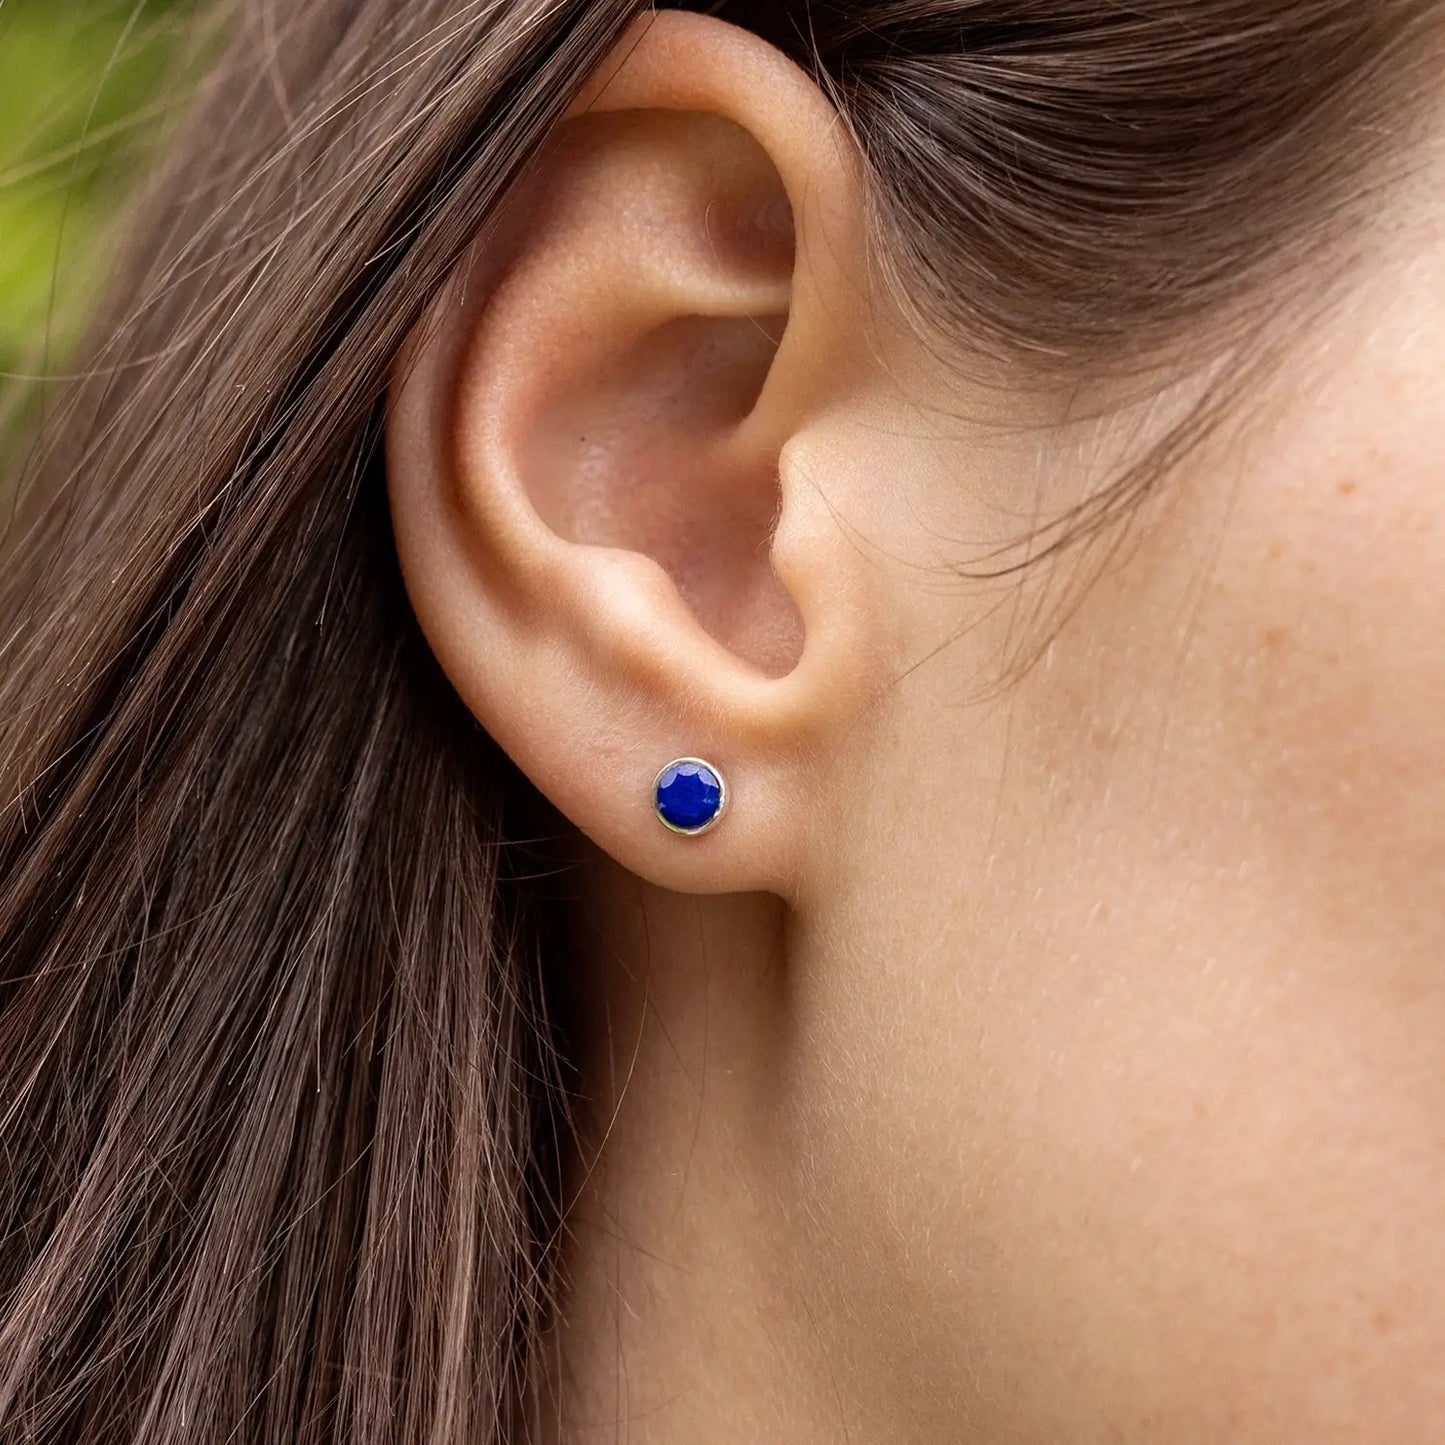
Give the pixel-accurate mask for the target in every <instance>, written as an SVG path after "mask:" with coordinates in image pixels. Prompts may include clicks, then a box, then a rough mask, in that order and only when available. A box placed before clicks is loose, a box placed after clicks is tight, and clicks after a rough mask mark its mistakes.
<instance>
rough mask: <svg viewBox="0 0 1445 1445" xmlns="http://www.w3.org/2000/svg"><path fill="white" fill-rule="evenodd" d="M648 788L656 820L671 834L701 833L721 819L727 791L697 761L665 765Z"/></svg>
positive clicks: (714, 772) (712, 771)
mask: <svg viewBox="0 0 1445 1445" xmlns="http://www.w3.org/2000/svg"><path fill="white" fill-rule="evenodd" d="M652 786H653V800H654V804H655V806H656V808H657V816H658V817H659V818H661V819H662V821H663V822H664V823H665V824H666V825H667V826H668V827H669V828H671V829H672V831H673V832H674V833H701V832H703V831H704V830H706V829H708V828H710V827H712V825H713V824H714V823H716V822H717V820H718V818H719V817H720V816H721V815H722V810H723V803H724V801H725V799H726V796H727V790H726V789H725V788H724V786H723V780H722V777H721V775H720V774H719V773H718V772H717V770H716V769H715V768H713V767H712V766H711V765H710V764H708V763H705V762H703V760H702V759H701V758H679V759H678V760H677V761H676V762H675V763H669V764H668V765H667V766H666V767H665V768H664V769H663V770H662V771H661V772H660V773H659V774H658V775H657V781H656V782H655V783H654V784H653V785H652Z"/></svg>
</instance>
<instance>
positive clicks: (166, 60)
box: [0, 0, 197, 375]
mask: <svg viewBox="0 0 1445 1445" xmlns="http://www.w3.org/2000/svg"><path fill="white" fill-rule="evenodd" d="M196 8H197V0H0V375H3V374H4V373H7V372H8V373H12V374H13V373H16V372H20V371H26V370H29V371H34V370H36V369H43V370H50V369H53V368H54V367H55V366H56V364H57V362H58V361H60V360H61V359H62V358H63V356H64V354H65V352H66V350H67V349H68V347H69V345H70V343H71V341H72V340H73V338H74V335H75V332H76V329H77V326H78V324H79V322H80V320H81V319H82V318H83V315H84V311H85V307H86V303H87V301H88V300H89V299H90V297H91V296H92V295H93V293H94V290H95V287H96V284H97V281H98V280H99V279H100V278H101V277H102V276H103V274H104V266H105V259H106V254H107V249H108V248H107V245H106V240H107V228H108V224H109V223H110V222H111V221H112V220H113V219H114V218H115V216H116V215H117V214H118V211H119V208H120V207H121V206H122V205H123V204H124V202H125V200H126V198H127V197H128V195H129V193H130V191H131V189H132V187H133V185H134V182H135V177H136V172H137V168H138V167H139V166H140V165H141V164H142V163H143V160H144V156H145V153H146V149H147V147H148V146H149V145H151V144H153V143H154V140H155V137H156V134H157V131H158V129H159V127H160V124H161V122H163V121H164V119H165V118H166V117H167V116H168V115H169V114H170V113H171V112H172V111H173V109H174V107H175V106H176V105H177V104H178V103H180V102H181V101H183V100H184V96H183V95H180V94H178V93H177V86H176V63H175V62H176V60H177V56H178V54H179V40H180V37H181V36H182V35H183V34H184V33H185V29H186V27H185V22H186V20H187V19H188V12H191V11H194V10H195V9H196Z"/></svg>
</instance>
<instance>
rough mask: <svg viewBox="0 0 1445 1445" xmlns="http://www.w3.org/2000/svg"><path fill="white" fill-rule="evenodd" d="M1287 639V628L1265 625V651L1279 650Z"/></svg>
mask: <svg viewBox="0 0 1445 1445" xmlns="http://www.w3.org/2000/svg"><path fill="white" fill-rule="evenodd" d="M1288 641H1289V629H1288V628H1285V627H1267V628H1266V629H1265V633H1264V650H1265V651H1266V652H1280V651H1282V650H1283V649H1284V645H1285V644H1286V643H1287V642H1288Z"/></svg>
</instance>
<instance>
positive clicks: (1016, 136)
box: [0, 0, 1438, 1445]
mask: <svg viewBox="0 0 1445 1445" xmlns="http://www.w3.org/2000/svg"><path fill="white" fill-rule="evenodd" d="M276 8H277V7H275V6H263V7H249V6H243V7H242V8H241V13H240V15H238V16H237V17H236V22H237V28H236V33H235V35H234V37H233V38H232V40H231V42H230V44H229V47H228V49H227V52H226V54H225V56H224V58H223V60H222V61H221V62H220V63H219V64H218V65H217V67H216V68H215V71H214V73H213V74H212V75H211V77H210V79H209V80H208V82H207V83H206V84H205V86H204V88H203V93H202V95H201V97H200V100H199V102H198V108H197V110H196V111H195V112H194V113H193V114H192V115H191V116H190V118H189V119H188V120H187V122H186V124H185V125H184V127H183V128H182V129H181V132H180V134H179V135H178V136H177V137H176V141H175V144H174V147H173V149H172V151H171V153H170V155H169V158H168V160H167V162H166V164H165V165H164V166H163V167H162V168H161V170H160V171H159V172H158V174H157V177H156V179H155V181H154V183H153V184H152V185H151V186H150V187H149V189H148V193H147V195H146V197H145V198H144V200H143V203H142V205H141V207H140V210H139V218H138V222H137V224H136V226H135V227H134V232H133V235H132V238H131V241H130V243H129V247H128V250H127V253H126V255H125V258H124V260H123V262H122V264H121V265H120V267H119V270H118V275H117V278H116V282H115V285H114V288H113V290H112V292H111V300H110V302H109V303H108V305H107V307H106V308H105V309H104V311H103V312H102V314H101V315H100V316H99V317H98V319H97V323H96V326H95V328H94V331H93V338H94V339H93V341H92V342H91V343H90V344H89V345H88V346H87V347H86V349H85V350H84V353H83V355H82V358H81V364H80V366H79V367H78V379H77V380H76V381H75V383H74V384H73V385H72V386H71V387H70V389H69V392H68V395H67V396H66V398H65V399H64V402H63V404H61V405H58V406H57V407H56V408H54V410H53V412H52V415H51V417H50V419H49V421H48V423H47V425H46V426H45V427H44V429H43V430H42V432H41V434H40V435H39V437H38V438H37V439H36V441H35V443H34V445H33V446H32V448H31V450H30V451H29V453H28V455H27V459H26V462H25V465H24V466H23V467H22V468H21V471H22V473H23V477H22V479H23V481H24V484H25V506H24V513H23V517H24V520H23V522H22V523H19V524H17V525H16V527H15V528H14V529H13V535H12V536H11V537H10V539H9V542H8V548H7V555H6V557H5V562H4V567H3V574H0V619H3V624H4V626H3V634H0V635H3V637H4V643H3V651H0V809H3V811H0V1159H3V1161H4V1171H3V1174H0V1436H3V1437H4V1439H5V1440H7V1441H15V1442H21V1441H26V1442H57V1445H58V1442H65V1445H100V1442H121V1441H142V1440H143V1441H145V1442H146V1445H180V1442H183V1441H186V1442H192V1441H197V1440H205V1441H212V1440H214V1441H222V1440H227V1441H245V1440H251V1441H258V1442H259V1441H280V1440H295V1441H304V1442H313V1445H321V1442H337V1445H340V1442H346V1445H411V1442H417V1445H419V1442H422V1441H426V1442H429V1445H463V1442H467V1445H472V1442H480V1441H497V1442H500V1441H503V1440H520V1439H523V1438H526V1436H527V1435H528V1433H529V1429H528V1412H529V1409H531V1408H536V1402H535V1400H532V1402H531V1404H529V1399H531V1397H532V1396H533V1395H534V1393H535V1392H534V1391H532V1390H531V1388H530V1387H531V1383H532V1375H533V1371H532V1370H531V1368H530V1366H531V1362H532V1360H533V1358H534V1356H535V1353H536V1342H537V1340H538V1337H539V1332H540V1331H541V1330H542V1329H543V1327H544V1324H545V1307H546V1301H547V1292H548V1286H549V1263H550V1259H551V1243H552V1241H553V1240H554V1238H555V1236H556V1232H557V1229H558V1226H559V1220H560V1216H561V1212H562V1208H563V1202H564V1201H563V1200H562V1198H561V1193H560V1189H559V1186H558V1183H557V1176H558V1158H559V1148H558V1144H557V1139H558V1137H559V1135H561V1134H563V1133H564V1131H563V1114H564V1111H565V1092H566V1091H565V1088H564V1076H563V1066H562V1064H561V1063H560V1062H559V1052H558V1049H557V1047H556V1044H555V1039H554V1033H553V1030H552V1029H551V1028H550V1027H549V1023H548V1014H547V1008H546V1004H547V987H546V980H547V978H548V976H549V973H551V972H552V971H553V967H554V964H555V961H556V959H557V958H558V956H559V955H561V954H562V953H564V952H565V950H566V949H567V947H568V946H569V945H568V942H567V935H566V932H565V930H564V929H563V928H562V927H558V926H555V924H553V923H549V920H553V919H555V918H556V917H558V916H559V915H562V914H564V913H565V910H562V909H559V908H557V907H556V906H555V904H556V903H557V902H558V901H559V900H561V899H564V898H565V891H566V890H565V879H562V878H558V877H556V876H553V875H554V861H555V856H556V853H555V850H554V849H553V847H552V846H551V844H550V843H549V842H548V841H547V840H548V838H552V837H557V836H560V835H561V834H562V833H563V831H564V830H563V829H562V826H561V824H560V822H559V820H557V819H556V818H555V817H552V816H551V815H549V813H548V812H547V810H546V808H545V806H544V805H542V804H541V803H540V801H539V800H538V799H537V798H536V797H535V796H534V795H533V793H532V791H531V790H530V789H529V787H528V786H527V785H526V783H525V781H524V780H523V779H522V778H521V777H520V776H519V775H518V774H517V773H516V772H515V771H514V769H513V768H512V767H511V765H510V764H509V762H508V760H507V759H506V757H505V756H503V755H502V754H501V753H500V752H499V751H498V750H497V749H496V748H495V747H494V746H493V745H492V744H491V743H490V742H489V740H488V739H487V738H486V737H485V736H484V735H482V734H481V733H480V731H479V730H478V729H477V727H476V726H475V725H474V723H473V722H472V720H471V719H470V717H469V716H468V715H467V714H466V713H465V712H464V710H463V709H462V707H461V705H460V704H459V702H458V701H457V699H456V698H455V697H454V695H453V694H452V692H451V690H450V689H449V688H448V687H447V686H446V685H445V683H444V681H443V680H442V679H441V677H440V676H439V674H438V671H437V669H436V668H435V666H434V664H433V662H432V661H431V659H430V656H429V654H428V652H427V649H426V647H425V645H424V643H423V641H422V639H421V637H420V636H419V634H418V632H417V630H416V628H415V626H414V624H413V622H412V621H411V618H410V613H409V610H408V608H407V606H406V603H405V599H404V596H403V593H402V590H401V586H400V583H399V581H398V577H397V571H396V566H395V561H394V558H393V553H392V546H391V541H390V536H389V529H388V522H387V515H386V509H385V502H384V498H383V485H382V476H381V462H380V458H379V454H378V448H377V440H378V432H379V424H380V411H381V406H382V402H383V396H384V390H385V385H386V378H387V372H388V367H389V364H390V362H391V360H392V358H393V356H394V354H395V353H396V351H397V349H398V347H399V346H400V344H401V342H402V340H403V338H404V337H405V336H406V335H407V334H408V333H409V332H410V331H411V329H412V328H413V326H414V325H415V324H416V322H417V321H418V319H419V317H420V316H421V314H422V312H423V310H424V308H425V307H426V305H427V303H428V302H429V300H430V299H431V298H432V297H433V296H434V295H435V294H436V292H437V290H438V288H439V287H440V285H441V284H442V282H443V280H444V278H446V276H447V275H448V273H449V272H450V271H451V270H452V268H453V266H454V265H455V263H456V262H457V261H458V259H459V257H460V256H461V254H462V253H463V251H464V249H465V248H466V247H467V246H468V245H469V244H470V243H472V242H473V241H474V240H475V239H476V238H478V237H479V236H482V235H484V234H485V233H486V231H487V228H488V226H489V224H490V223H491V222H492V219H493V217H494V216H495V214H496V212H497V209H498V205H499V203H500V202H501V201H502V199H503V198H504V197H505V196H506V194H507V192H508V188H509V187H510V185H511V184H512V182H513V180H514V179H515V178H516V177H517V176H518V174H519V173H520V172H521V171H522V169H523V168H524V167H525V166H526V165H527V164H528V161H529V159H530V158H531V157H532V156H533V155H534V154H535V153H536V152H537V150H538V147H539V145H540V143H541V142H542V140H543V138H544V137H545V136H546V134H547V132H548V130H549V128H550V127H551V126H552V125H553V124H554V123H555V122H556V121H557V119H558V117H559V116H560V115H561V114H562V112H563V111H564V109H565V108H566V106H567V105H568V103H569V101H570V100H571V99H572V98H573V96H574V95H575V94H576V93H577V91H578V90H579V88H580V87H581V85H582V84H583V82H584V80H585V79H586V78H587V76H588V75H589V74H590V73H591V72H592V71H593V70H594V69H595V68H596V67H597V66H598V65H599V64H600V63H601V62H602V60H603V59H604V57H605V56H606V54H607V52H608V50H609V48H610V47H612V46H613V44H614V43H615V42H616V41H617V39H618V38H619V36H620V35H621V33H622V31H623V29H624V27H625V26H626V24H627V23H628V22H629V21H630V20H631V19H632V18H633V17H634V16H635V14H636V13H637V12H638V11H639V10H641V9H643V8H644V6H643V5H642V4H641V0H496V3H486V4H484V3H465V4H464V3H459V0H405V3H401V0H307V3H304V4H303V3H295V4H291V5H288V6H285V7H282V8H283V9H284V10H285V11H286V12H287V14H286V19H285V33H284V35H283V36H282V37H281V38H280V40H279V42H278V39H277V37H276V36H275V34H274V33H272V32H271V31H270V29H269V28H268V27H267V26H266V25H263V23H262V20H261V18H260V15H261V12H262V11H267V12H272V11H274V10H275V9H276ZM709 8H711V9H713V10H715V11H717V12H718V13H721V14H722V15H724V16H725V17H726V18H731V19H737V20H739V21H741V22H742V23H746V24H750V25H751V26H753V27H754V28H756V29H759V30H762V31H764V32H765V33H767V34H768V35H769V36H770V38H772V39H774V40H776V41H777V42H778V43H779V44H781V45H783V46H784V47H785V48H787V49H788V50H789V51H790V52H792V53H793V54H794V55H796V56H797V57H798V58H799V59H800V60H801V61H802V62H803V63H805V64H807V65H810V66H812V67H813V68H814V70H815V72H816V74H817V75H818V77H819V79H820V80H821V81H823V82H824V83H825V84H827V85H828V86H829V87H830V89H831V91H832V93H833V94H834V95H835V97H836V98H837V101H838V103H839V106H840V107H841V109H842V112H843V114H844V116H845V118H846V119H847V121H848V123H849V124H850V125H851V126H852V127H853V130H854V132H855V133H856V135H857V137H858V140H859V144H860V146H861V148H862V150H863V152H864V154H865V156H866V157H867V160H868V163H869V166H870V170H871V174H872V178H873V198H874V205H875V209H876V231H877V237H878V246H877V254H878V259H879V266H880V269H881V272H882V274H884V275H885V276H886V277H887V278H888V279H889V280H890V281H891V282H892V284H893V285H894V286H895V288H896V289H897V291H898V292H899V294H900V296H902V297H905V298H907V299H908V301H909V303H910V304H911V305H913V306H914V308H915V310H916V313H917V316H918V319H919V324H920V325H923V326H927V327H929V328H931V329H932V330H933V331H934V332H935V333H936V334H937V335H938V336H939V337H950V338H953V339H955V340H956V341H958V342H960V344H962V345H965V346H971V347H977V348H981V349H983V350H986V351H988V352H989V353H990V354H992V355H994V356H997V357H1000V358H1003V359H1005V361H1006V363H1007V364H1008V365H1010V366H1012V367H1014V368H1015V369H1016V371H1017V374H1018V375H1019V376H1020V377H1023V378H1027V377H1029V376H1031V375H1035V374H1042V373H1044V372H1052V373H1054V374H1064V375H1067V374H1069V372H1070V371H1071V370H1077V371H1081V372H1082V371H1084V370H1087V369H1088V368H1091V367H1094V366H1097V365H1101V364H1103V363H1105V362H1107V361H1115V360H1118V359H1119V358H1121V357H1126V356H1128V355H1130V354H1134V353H1137V352H1142V351H1145V350H1149V351H1157V350H1158V349H1159V348H1161V347H1167V346H1168V345H1169V344H1170V343H1171V341H1173V340H1175V339H1177V338H1179V337H1180V336H1181V335H1183V334H1184V333H1185V331H1186V330H1187V329H1189V328H1190V327H1192V326H1193V325H1194V324H1195V323H1197V322H1202V321H1204V320H1207V319H1210V318H1213V317H1218V316H1222V315H1224V314H1225V313H1226V312H1228V311H1229V310H1230V308H1231V307H1234V308H1238V307H1239V306H1240V305H1241V304H1242V303H1243V302H1245V301H1247V300H1248V299H1249V298H1250V297H1251V296H1254V295H1257V294H1258V293H1259V289H1260V287H1261V284H1262V283H1263V282H1264V281H1266V280H1268V281H1269V282H1270V283H1271V284H1274V283H1277V282H1280V281H1282V280H1284V279H1287V278H1292V277H1299V276H1304V275H1305V274H1306V273H1307V267H1306V261H1307V260H1308V258H1309V256H1310V255H1311V254H1313V253H1314V252H1316V251H1318V250H1319V249H1320V246H1321V243H1322V242H1324V241H1325V240H1330V241H1331V242H1332V243H1338V242H1339V241H1340V240H1341V238H1343V237H1344V236H1345V235H1346V234H1347V230H1348V228H1347V225H1346V219H1347V216H1348V213H1349V211H1350V209H1351V206H1352V204H1353V203H1354V202H1356V201H1357V200H1358V198H1359V197H1360V195H1361V194H1362V188H1363V187H1364V185H1365V183H1366V181H1367V179H1368V177H1369V176H1370V174H1371V165H1372V162H1374V161H1376V160H1378V159H1380V158H1381V157H1382V156H1383V155H1384V154H1385V152H1386V150H1387V149H1389V148H1397V147H1399V146H1401V145H1403V140H1402V139H1401V138H1400V137H1399V136H1398V135H1397V134H1396V132H1398V131H1399V130H1400V129H1401V128H1402V126H1403V123H1404V122H1403V116H1404V109H1403V106H1404V104H1405V101H1406V100H1407V98H1408V96H1409V94H1410V93H1411V84H1410V82H1409V81H1408V77H1409V76H1411V75H1412V74H1413V73H1414V69H1413V67H1414V66H1415V64H1416V62H1417V61H1418V59H1419V58H1420V57H1421V55H1422V54H1423V51H1424V42H1423V38H1422V33H1423V29H1424V26H1425V24H1426V22H1427V20H1430V19H1431V18H1433V17H1434V16H1436V15H1438V8H1437V7H1436V6H1435V5H1434V4H1431V3H1428V0H1370V3H1361V0H1190V3H1183V4H1181V3H1179V0H1130V3H1129V4H1127V5H1125V4H1121V3H1114V0H813V3H811V4H805V3H803V0H759V3H757V4H756V5H751V6H750V5H748V4H746V3H741V0H739V3H736V4H728V3H723V4H721V5H714V6H711V7H709Z"/></svg>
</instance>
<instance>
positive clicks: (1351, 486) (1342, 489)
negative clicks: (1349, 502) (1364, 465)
mask: <svg viewBox="0 0 1445 1445" xmlns="http://www.w3.org/2000/svg"><path fill="white" fill-rule="evenodd" d="M1336 490H1337V491H1338V492H1339V494H1340V495H1341V496H1342V497H1353V496H1354V495H1355V493H1356V491H1358V490H1359V488H1358V487H1357V485H1356V484H1355V483H1354V482H1352V481H1349V480H1346V481H1343V482H1341V483H1340V485H1339V486H1338V487H1337V488H1336Z"/></svg>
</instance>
